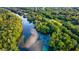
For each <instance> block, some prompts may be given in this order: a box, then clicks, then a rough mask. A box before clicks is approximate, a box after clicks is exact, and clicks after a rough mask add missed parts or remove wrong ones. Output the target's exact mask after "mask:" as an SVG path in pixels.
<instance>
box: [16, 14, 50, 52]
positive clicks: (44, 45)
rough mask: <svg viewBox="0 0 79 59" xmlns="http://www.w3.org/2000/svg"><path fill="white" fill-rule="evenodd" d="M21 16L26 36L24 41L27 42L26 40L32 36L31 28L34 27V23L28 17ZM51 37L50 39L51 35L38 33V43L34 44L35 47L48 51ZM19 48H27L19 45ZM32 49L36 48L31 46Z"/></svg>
mask: <svg viewBox="0 0 79 59" xmlns="http://www.w3.org/2000/svg"><path fill="white" fill-rule="evenodd" d="M18 16H19V15H18ZM21 18H22V26H23V33H22V36H23V37H24V38H23V41H24V42H26V40H28V38H29V37H30V36H31V29H34V24H33V23H30V22H29V21H27V18H23V17H21ZM37 33H38V32H37ZM49 39H50V36H49V35H44V34H41V33H38V39H37V41H38V43H36V44H34V45H35V48H36V49H38V50H39V48H40V49H41V51H48V48H49V47H48V41H49ZM38 46H40V47H38ZM19 49H20V50H21V51H24V50H26V49H25V48H22V47H19ZM32 49H33V50H34V48H31V50H32Z"/></svg>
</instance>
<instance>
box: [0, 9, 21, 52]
mask: <svg viewBox="0 0 79 59" xmlns="http://www.w3.org/2000/svg"><path fill="white" fill-rule="evenodd" d="M21 22H22V21H21V19H20V18H19V17H18V16H16V15H15V14H13V13H12V12H10V11H8V10H6V9H3V8H0V50H3V51H10V50H12V51H16V50H19V49H18V45H17V44H18V38H19V37H20V35H21V33H22V23H21Z"/></svg>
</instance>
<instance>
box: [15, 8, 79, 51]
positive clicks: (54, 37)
mask: <svg viewBox="0 0 79 59" xmlns="http://www.w3.org/2000/svg"><path fill="white" fill-rule="evenodd" d="M14 9H15V8H14ZM16 10H18V13H19V14H20V15H21V14H23V15H24V16H27V18H28V21H30V22H32V23H34V25H35V28H36V30H37V31H38V32H41V33H43V34H49V35H50V36H51V39H50V40H49V50H53V51H54V50H64V51H72V50H73V51H74V50H79V8H19V9H17V8H16ZM20 11H22V13H21V12H20ZM15 12H16V11H15Z"/></svg>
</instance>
